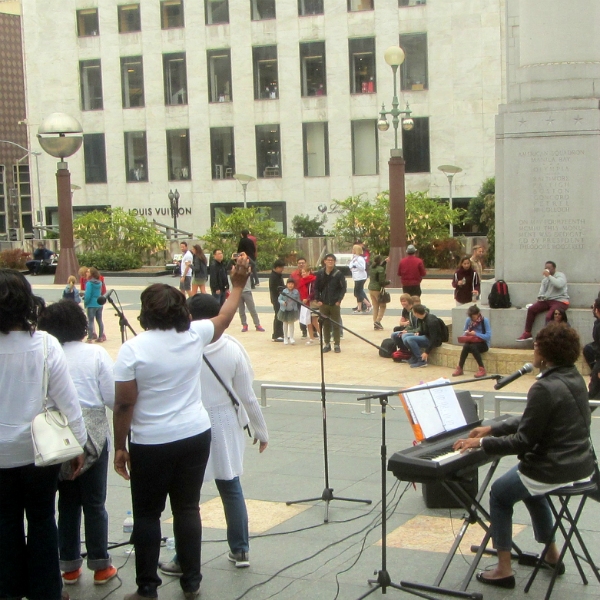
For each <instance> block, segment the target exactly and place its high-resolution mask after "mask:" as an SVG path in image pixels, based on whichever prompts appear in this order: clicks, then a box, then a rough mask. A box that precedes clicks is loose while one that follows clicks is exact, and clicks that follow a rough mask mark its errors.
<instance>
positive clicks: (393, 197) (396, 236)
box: [377, 46, 415, 287]
mask: <svg viewBox="0 0 600 600" xmlns="http://www.w3.org/2000/svg"><path fill="white" fill-rule="evenodd" d="M383 56H384V59H385V62H386V63H387V64H388V65H390V67H392V73H393V74H394V97H393V98H392V109H391V110H385V104H382V106H381V111H380V113H379V120H378V121H377V128H378V129H379V131H387V130H388V129H389V128H390V124H389V122H388V120H387V117H388V115H390V116H391V117H392V126H393V127H394V147H393V148H392V150H390V160H389V163H388V165H389V183H390V253H389V260H388V265H387V278H388V279H389V280H390V281H391V285H392V287H400V277H399V276H398V273H397V270H398V263H399V262H400V259H402V258H403V257H404V255H405V254H406V188H405V183H404V176H405V163H404V157H403V154H402V147H400V148H399V147H398V127H399V125H400V122H401V121H402V129H404V130H405V131H410V130H411V129H412V128H413V127H414V125H415V123H414V121H413V120H412V119H411V118H410V115H411V111H410V109H409V106H408V102H407V103H406V108H405V109H400V108H399V106H400V102H399V101H398V93H397V89H398V87H397V86H398V67H399V66H400V65H401V64H402V63H403V62H404V50H402V48H400V46H390V47H389V48H388V49H387V50H386V51H385V53H384V55H383Z"/></svg>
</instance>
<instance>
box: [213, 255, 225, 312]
mask: <svg viewBox="0 0 600 600" xmlns="http://www.w3.org/2000/svg"><path fill="white" fill-rule="evenodd" d="M209 285H210V292H211V294H212V295H213V296H214V297H215V298H216V299H217V300H218V301H219V302H220V304H221V306H223V304H224V303H225V299H226V298H227V290H228V289H229V281H228V280H227V267H226V266H225V263H224V262H223V250H213V255H212V259H211V261H210V267H209Z"/></svg>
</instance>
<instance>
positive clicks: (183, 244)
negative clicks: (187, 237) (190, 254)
mask: <svg viewBox="0 0 600 600" xmlns="http://www.w3.org/2000/svg"><path fill="white" fill-rule="evenodd" d="M179 245H180V246H185V247H186V248H187V247H188V243H187V242H179Z"/></svg>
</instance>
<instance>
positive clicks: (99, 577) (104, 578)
mask: <svg viewBox="0 0 600 600" xmlns="http://www.w3.org/2000/svg"><path fill="white" fill-rule="evenodd" d="M117 573H118V571H117V569H116V568H115V567H113V566H112V565H111V566H110V567H107V568H106V569H100V570H99V571H95V572H94V585H104V584H105V583H107V582H108V581H110V580H111V579H112V578H113V577H116V575H117Z"/></svg>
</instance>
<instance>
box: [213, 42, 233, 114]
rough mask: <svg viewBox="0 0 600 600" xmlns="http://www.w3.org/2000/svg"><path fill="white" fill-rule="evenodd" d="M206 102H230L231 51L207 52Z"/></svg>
mask: <svg viewBox="0 0 600 600" xmlns="http://www.w3.org/2000/svg"><path fill="white" fill-rule="evenodd" d="M206 56H207V64H208V101H209V102H231V101H232V100H233V95H232V90H231V51H230V50H229V49H228V48H226V49H224V50H208V51H207V52H206Z"/></svg>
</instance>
